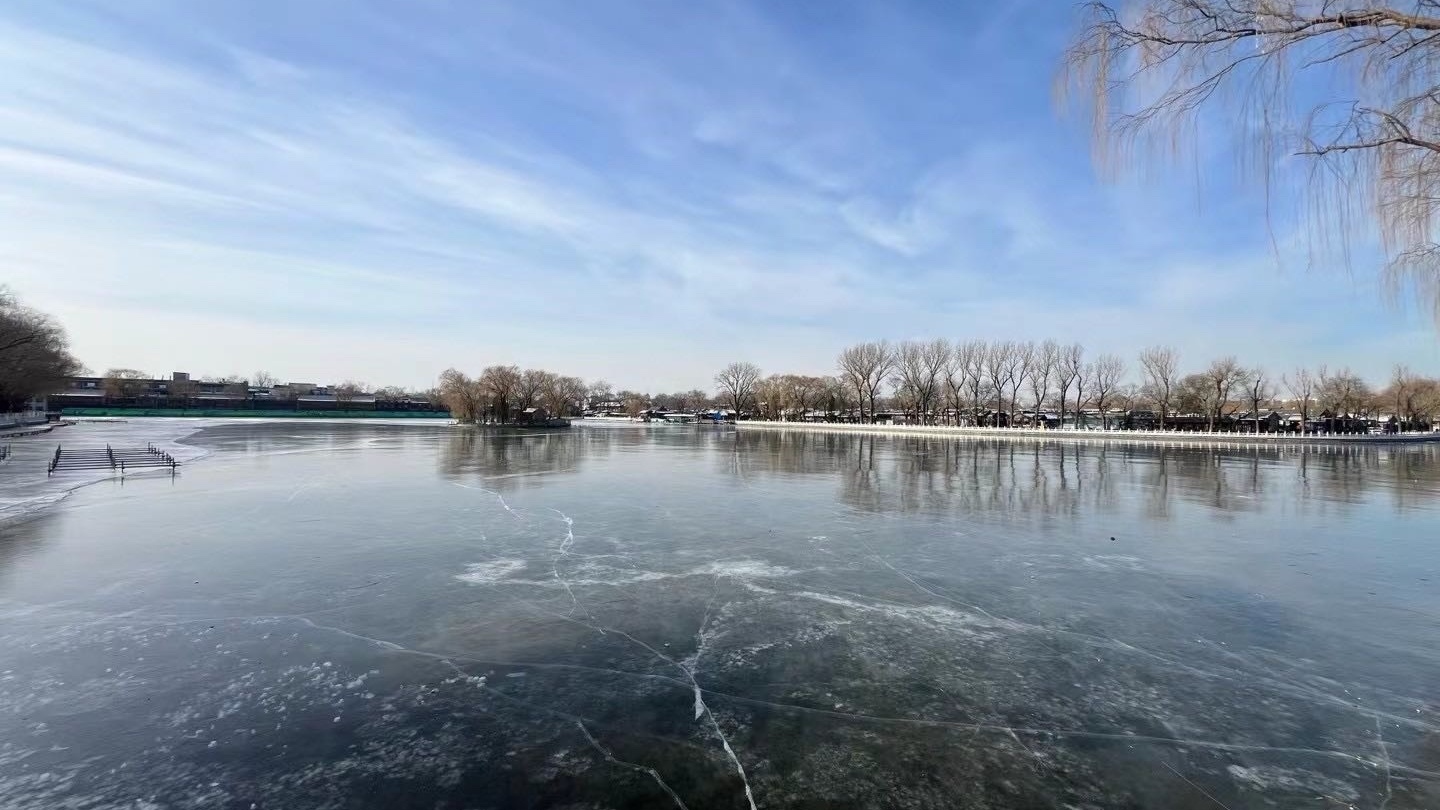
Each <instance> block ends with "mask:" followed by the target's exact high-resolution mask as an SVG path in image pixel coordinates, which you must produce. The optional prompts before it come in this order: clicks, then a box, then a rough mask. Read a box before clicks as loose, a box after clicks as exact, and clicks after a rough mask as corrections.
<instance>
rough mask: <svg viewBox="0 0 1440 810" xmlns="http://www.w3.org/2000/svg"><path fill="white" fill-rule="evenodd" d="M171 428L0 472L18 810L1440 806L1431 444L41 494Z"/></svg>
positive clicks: (902, 452) (428, 440)
mask: <svg viewBox="0 0 1440 810" xmlns="http://www.w3.org/2000/svg"><path fill="white" fill-rule="evenodd" d="M167 431H170V432H172V433H173V432H175V426H174V424H173V423H162V422H155V423H143V422H137V423H132V424H130V425H80V426H75V427H71V428H64V429H62V431H57V432H56V433H55V434H54V435H53V436H52V437H47V438H43V439H28V440H24V441H25V442H30V443H31V444H28V445H25V446H24V447H23V448H22V447H21V442H20V441H17V442H16V446H17V454H16V458H15V459H13V460H12V462H10V463H9V464H7V465H6V466H3V467H0V505H3V504H5V503H10V504H12V505H14V504H21V503H28V502H32V501H33V502H35V503H41V502H42V501H43V503H45V504H50V505H48V507H47V508H45V509H43V510H42V511H39V512H35V511H33V510H30V511H28V512H26V514H28V515H29V517H27V518H26V519H23V520H19V521H16V520H12V521H11V522H10V523H9V524H8V525H4V526H0V807H5V808H56V807H73V808H121V807H124V808H191V807H194V808H242V809H243V808H310V807H333V808H342V807H343V808H352V807H374V808H396V807H426V808H437V807H439V808H501V807H565V808H607V807H608V808H631V807H634V808H677V807H688V808H693V809H694V810H699V808H712V807H723V808H748V807H751V806H752V805H753V806H755V807H763V808H785V807H791V808H822V807H836V806H855V807H896V808H901V807H904V808H914V807H994V808H1001V807H1006V808H1008V807H1025V808H1112V807H1133V808H1139V807H1144V808H1214V807H1222V806H1223V807H1227V808H1232V810H1233V809H1234V808H1262V807H1263V808H1275V807H1282V808H1283V807H1307V808H1325V807H1333V808H1343V807H1362V808H1388V809H1389V810H1395V809H1397V808H1420V807H1436V806H1440V497H1437V496H1440V448H1437V447H1434V446H1395V447H1343V448H1336V449H1326V448H1313V447H1312V448H1305V449H1292V450H1288V451H1280V450H1275V449H1271V448H1249V449H1240V450H1212V449H1207V448H1200V447H1182V448H1175V449H1152V448H1139V447H1107V446H1086V445H1073V444H1071V445H1067V444H1051V445H1046V444H1038V443H1025V444H1018V443H1017V444H1007V443H1004V442H999V441H992V440H963V441H962V440H951V439H926V438H913V437H885V436H865V435H855V436H850V435H827V434H786V433H769V432H756V433H739V434H737V433H736V432H735V431H734V430H730V429H717V428H697V427H680V426H668V427H645V426H632V425H615V426H608V425H602V426H593V427H592V426H583V427H576V428H575V429H572V430H570V431H565V432H555V433H540V434H529V435H511V436H496V435H476V434H474V433H472V432H468V431H465V430H462V429H454V428H449V427H444V426H437V425H385V424H373V423H365V424H349V423H342V424H312V423H279V424H261V423H245V424H230V425H218V426H213V427H209V428H207V429H205V430H203V431H201V432H199V433H197V434H194V435H191V436H189V437H188V438H185V439H183V440H182V446H183V447H184V448H185V449H186V450H187V452H188V453H189V455H188V456H186V457H187V458H192V459H194V460H193V461H192V462H191V463H189V464H187V465H186V466H185V467H184V468H182V471H181V474H180V475H179V476H177V477H175V478H173V479H172V478H170V477H168V476H164V475H161V476H144V477H131V478H128V479H126V480H125V481H124V482H123V483H122V482H120V481H118V480H114V479H106V480H102V481H100V482H99V483H96V484H93V485H91V486H87V487H85V488H83V489H80V490H78V491H76V492H75V493H74V494H72V495H71V496H70V497H68V498H66V499H64V500H63V501H59V502H58V503H56V502H55V501H56V496H55V492H54V487H55V486H58V485H57V484H54V483H50V482H44V481H41V480H39V479H37V478H36V477H35V476H34V470H33V469H31V468H30V467H31V465H32V463H38V461H39V459H40V458H41V457H42V456H43V455H44V453H45V450H46V448H48V450H49V451H50V452H53V448H54V444H55V442H56V441H63V442H65V443H66V444H67V445H71V446H82V445H84V444H86V443H87V442H90V443H97V442H98V443H99V444H101V445H103V444H104V443H105V442H106V441H112V442H115V443H117V444H119V443H121V442H123V441H125V440H126V438H127V437H128V436H130V435H132V434H133V435H134V436H136V437H139V438H137V439H136V441H137V442H138V444H139V445H140V446H143V445H144V444H145V443H146V442H147V441H152V440H156V441H158V440H160V439H163V438H164V435H165V434H166V432H167ZM176 435H178V433H176ZM41 477H42V478H43V468H41ZM4 498H8V499H9V500H8V501H6V500H4ZM36 499H42V500H36ZM17 513H18V512H17Z"/></svg>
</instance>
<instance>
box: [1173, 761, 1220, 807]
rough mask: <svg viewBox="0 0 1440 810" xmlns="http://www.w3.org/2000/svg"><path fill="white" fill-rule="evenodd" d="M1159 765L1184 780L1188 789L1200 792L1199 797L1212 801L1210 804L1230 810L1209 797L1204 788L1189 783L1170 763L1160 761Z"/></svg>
mask: <svg viewBox="0 0 1440 810" xmlns="http://www.w3.org/2000/svg"><path fill="white" fill-rule="evenodd" d="M1160 764H1161V765H1164V766H1165V767H1166V768H1169V769H1170V772H1171V773H1173V774H1175V775H1176V776H1178V777H1180V778H1181V779H1184V780H1185V784H1187V785H1189V786H1190V787H1193V788H1195V789H1196V790H1198V791H1200V795H1202V796H1204V797H1205V798H1207V799H1209V800H1210V801H1212V802H1214V803H1216V804H1218V805H1220V806H1221V807H1222V808H1224V810H1230V808H1229V807H1226V806H1225V803H1224V802H1222V801H1220V800H1219V799H1217V798H1215V797H1214V796H1211V795H1210V792H1209V791H1208V790H1206V789H1205V788H1202V787H1200V786H1199V785H1197V784H1195V783H1194V782H1192V781H1190V777H1188V776H1186V775H1185V774H1183V773H1180V772H1179V771H1177V770H1175V767H1174V766H1173V765H1171V764H1170V763H1168V762H1165V761H1164V760H1161V762H1160Z"/></svg>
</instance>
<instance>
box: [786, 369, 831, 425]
mask: <svg viewBox="0 0 1440 810" xmlns="http://www.w3.org/2000/svg"><path fill="white" fill-rule="evenodd" d="M780 387H781V389H782V395H783V397H784V399H785V402H786V404H788V405H789V407H790V408H791V409H793V410H795V411H797V412H798V413H799V415H800V417H801V418H802V419H803V418H804V416H805V412H806V411H808V410H810V409H811V408H813V407H814V406H815V400H816V399H817V398H819V396H820V392H821V389H822V388H823V387H824V383H823V381H822V380H821V379H820V378H819V377H811V376H808V375H805V374H784V375H781V377H780Z"/></svg>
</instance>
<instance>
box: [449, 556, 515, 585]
mask: <svg viewBox="0 0 1440 810" xmlns="http://www.w3.org/2000/svg"><path fill="white" fill-rule="evenodd" d="M525 566H526V562H525V561H524V560H490V561H488V562H481V563H471V564H470V565H467V566H465V573H463V574H456V575H455V578H456V579H458V580H460V581H461V582H466V583H469V584H471V585H489V584H492V583H495V582H499V581H500V580H503V579H508V578H509V577H511V576H512V575H514V574H518V573H520V572H521V571H524V570H525Z"/></svg>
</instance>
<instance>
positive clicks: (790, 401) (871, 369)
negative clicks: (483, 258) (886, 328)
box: [715, 338, 1440, 429]
mask: <svg viewBox="0 0 1440 810" xmlns="http://www.w3.org/2000/svg"><path fill="white" fill-rule="evenodd" d="M1132 370H1133V372H1134V374H1133V377H1132V376H1131V372H1132ZM715 383H716V386H717V387H718V394H719V397H720V399H721V400H722V401H724V403H725V405H726V406H727V407H729V408H731V409H733V410H735V411H737V412H747V413H749V414H751V415H753V416H755V417H757V418H762V419H796V418H804V416H805V414H807V413H811V414H813V413H816V412H818V413H820V414H822V415H824V416H826V417H829V418H846V419H853V420H855V421H862V422H871V421H875V419H876V418H877V416H878V415H879V414H880V413H881V412H882V411H892V412H897V413H902V414H904V415H906V417H907V418H908V421H911V422H913V423H916V424H952V425H982V426H1008V425H1018V424H1020V423H1021V417H1022V415H1024V416H1025V418H1026V419H1033V418H1034V415H1037V414H1040V413H1042V412H1045V413H1054V414H1056V415H1058V417H1059V421H1060V422H1061V423H1062V424H1064V423H1066V422H1067V421H1070V422H1073V423H1075V424H1078V425H1080V426H1091V425H1089V422H1090V420H1092V419H1093V420H1096V422H1097V423H1096V424H1094V425H1093V426H1095V427H1104V428H1108V427H1111V426H1112V414H1119V413H1130V412H1134V411H1141V410H1143V411H1146V412H1149V413H1152V414H1153V417H1154V420H1155V423H1156V427H1159V428H1162V429H1163V428H1165V427H1166V422H1167V420H1170V419H1172V418H1173V417H1177V416H1184V417H1187V418H1189V419H1191V420H1192V421H1193V418H1194V417H1201V418H1203V419H1204V420H1205V426H1206V427H1207V428H1209V429H1215V428H1216V427H1217V426H1219V425H1220V424H1221V423H1223V422H1227V421H1233V420H1234V419H1235V418H1236V416H1237V414H1240V413H1246V414H1249V415H1250V416H1251V417H1253V418H1257V419H1258V417H1259V416H1260V414H1261V411H1262V410H1265V409H1268V408H1279V407H1286V408H1290V409H1293V410H1294V411H1296V412H1297V413H1298V414H1299V416H1300V418H1301V421H1302V424H1303V423H1309V422H1310V420H1312V419H1314V418H1317V417H1319V416H1321V415H1322V414H1323V415H1326V416H1329V417H1344V418H1366V417H1370V416H1373V415H1375V414H1380V413H1385V414H1390V415H1393V416H1395V418H1396V420H1397V422H1399V423H1400V426H1401V429H1420V428H1428V427H1429V426H1430V424H1431V423H1432V421H1433V420H1434V418H1435V417H1436V416H1437V415H1440V380H1437V379H1436V378H1433V377H1425V376H1423V375H1419V374H1415V373H1414V372H1412V371H1411V370H1410V369H1409V368H1407V367H1405V366H1397V367H1395V369H1394V370H1393V373H1392V375H1391V378H1390V382H1389V384H1388V385H1387V386H1386V387H1385V388H1383V389H1381V390H1379V391H1375V390H1372V388H1371V387H1370V385H1369V384H1368V383H1366V381H1365V380H1364V379H1363V378H1361V377H1360V376H1359V375H1357V374H1355V373H1354V372H1352V371H1351V370H1350V369H1348V368H1345V369H1340V370H1338V371H1331V370H1330V369H1329V368H1328V367H1326V366H1323V365H1322V366H1319V367H1317V368H1313V369H1312V368H1299V369H1295V370H1294V371H1291V372H1288V373H1286V374H1282V375H1274V374H1272V373H1270V372H1269V371H1267V370H1266V369H1264V368H1262V367H1259V366H1247V365H1245V364H1242V363H1241V362H1240V361H1239V360H1238V359H1236V358H1235V357H1233V356H1227V357H1222V358H1219V359H1216V360H1213V361H1211V362H1209V363H1208V364H1207V365H1206V366H1204V367H1203V368H1202V369H1200V370H1198V371H1193V372H1191V373H1182V371H1181V366H1180V360H1179V353H1178V352H1177V351H1176V350H1175V349H1173V348H1171V347H1168V346H1152V347H1149V348H1147V349H1145V350H1143V351H1141V352H1140V353H1139V354H1138V355H1137V356H1136V358H1135V362H1134V365H1133V366H1132V365H1131V364H1129V363H1127V362H1126V360H1125V359H1124V358H1122V357H1120V356H1118V355H1115V354H1100V355H1098V356H1096V357H1095V358H1094V359H1089V360H1087V359H1086V352H1085V348H1084V347H1083V346H1082V345H1081V344H1079V343H1070V344H1062V343H1058V342H1056V341H1054V340H1046V341H1043V342H1032V341H1023V342H1016V341H984V340H966V341H954V342H952V341H949V340H945V339H943V338H942V339H936V340H928V341H905V342H901V343H898V344H891V343H889V342H887V341H878V342H867V343H859V344H856V345H854V346H850V347H847V348H846V349H844V350H843V351H841V352H840V354H839V356H838V357H837V358H836V373H834V374H832V375H820V376H811V375H804V374H772V375H769V376H762V372H761V371H760V369H759V368H758V367H756V366H755V365H753V364H750V363H731V364H730V365H728V366H726V367H725V368H724V369H722V370H721V371H720V372H719V373H718V374H716V376H715ZM1257 429H1258V424H1257Z"/></svg>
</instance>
